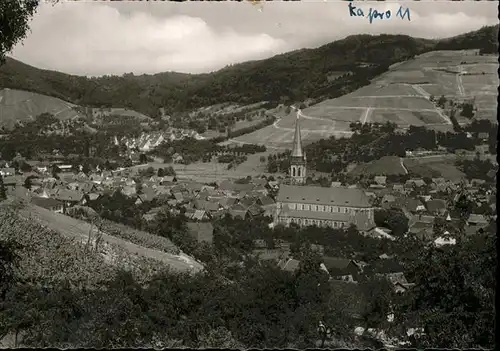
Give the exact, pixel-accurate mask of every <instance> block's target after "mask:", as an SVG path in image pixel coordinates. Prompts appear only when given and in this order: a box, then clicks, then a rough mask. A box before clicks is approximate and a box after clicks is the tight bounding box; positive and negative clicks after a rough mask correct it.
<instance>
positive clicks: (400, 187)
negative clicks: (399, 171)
mask: <svg viewBox="0 0 500 351" xmlns="http://www.w3.org/2000/svg"><path fill="white" fill-rule="evenodd" d="M392 190H394V191H396V192H398V193H400V194H404V193H405V188H404V186H403V184H394V185H393V186H392Z"/></svg>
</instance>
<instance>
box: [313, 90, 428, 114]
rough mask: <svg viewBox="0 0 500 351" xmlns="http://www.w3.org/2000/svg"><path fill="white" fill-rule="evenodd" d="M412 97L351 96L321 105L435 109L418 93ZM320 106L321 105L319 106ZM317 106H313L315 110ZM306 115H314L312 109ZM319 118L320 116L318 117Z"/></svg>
mask: <svg viewBox="0 0 500 351" xmlns="http://www.w3.org/2000/svg"><path fill="white" fill-rule="evenodd" d="M414 94H415V96H412V97H400V96H397V95H393V96H388V97H383V96H380V97H371V95H368V96H357V97H351V96H350V95H346V96H342V97H340V98H337V99H331V100H326V101H323V102H322V103H320V104H323V105H326V106H332V107H335V106H336V107H347V108H348V107H372V108H389V109H415V110H420V109H431V110H433V109H434V105H433V104H432V103H431V102H430V101H429V100H427V99H426V98H424V97H421V96H417V95H418V94H417V92H415V93H414ZM318 105H319V104H318ZM314 106H315V105H313V106H311V108H314ZM304 114H306V115H312V114H311V113H310V109H305V110H304ZM318 117H319V116H318Z"/></svg>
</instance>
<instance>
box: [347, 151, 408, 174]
mask: <svg viewBox="0 0 500 351" xmlns="http://www.w3.org/2000/svg"><path fill="white" fill-rule="evenodd" d="M349 174H351V175H354V176H359V175H400V174H407V171H406V169H405V167H404V166H403V161H402V159H400V158H399V157H397V156H386V157H382V158H381V159H379V160H375V161H372V162H368V163H363V164H359V165H357V166H356V167H355V168H354V169H352V170H351V171H350V172H349Z"/></svg>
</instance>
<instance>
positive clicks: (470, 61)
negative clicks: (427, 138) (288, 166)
mask: <svg viewBox="0 0 500 351" xmlns="http://www.w3.org/2000/svg"><path fill="white" fill-rule="evenodd" d="M495 59H496V57H495V56H477V55H475V52H474V51H436V52H430V53H426V54H424V55H420V56H417V57H416V58H415V59H412V60H410V61H407V62H403V63H400V64H397V65H393V66H392V67H391V69H390V70H389V72H387V73H385V74H382V75H381V76H380V77H378V78H376V79H374V80H373V81H372V84H370V85H369V86H366V87H363V88H361V89H359V90H357V91H355V92H352V93H350V94H347V95H344V96H342V97H339V98H336V99H329V100H325V101H323V102H320V103H318V104H315V105H312V106H310V107H308V108H305V109H304V110H303V111H302V112H303V115H304V117H303V118H301V122H300V123H301V128H302V137H303V139H304V141H305V142H306V143H308V142H312V141H315V140H319V139H321V138H327V137H329V136H332V135H336V136H348V134H347V133H345V132H346V131H349V124H350V123H351V122H357V121H360V122H362V123H366V122H379V123H384V122H386V121H391V122H394V123H396V124H398V125H399V126H400V127H403V128H404V127H407V126H408V125H416V126H423V125H425V126H428V127H430V128H432V129H434V130H440V131H452V130H453V128H452V126H451V125H450V124H449V123H448V122H447V120H446V119H445V118H443V116H442V115H440V113H439V112H438V111H437V110H436V107H435V106H434V105H433V104H432V103H431V102H430V101H429V100H428V97H429V96H430V95H434V96H435V97H439V96H441V95H445V96H446V97H447V98H455V97H456V98H457V99H458V100H463V99H465V98H468V97H470V95H469V94H473V95H474V96H475V98H476V105H477V107H478V114H477V117H478V118H487V119H490V120H494V119H495V116H496V105H497V102H496V96H495V95H494V93H495V91H496V90H495V89H496V86H497V85H498V78H497V77H496V68H497V67H498V64H496V63H495ZM463 62H465V63H463ZM462 71H465V72H481V73H482V72H483V71H484V72H485V74H484V75H483V74H480V75H472V76H467V75H460V76H458V74H457V73H459V72H462ZM455 72H456V73H455ZM329 120H330V121H331V122H329ZM459 120H461V121H462V119H460V118H459ZM462 122H467V121H465V120H463V121H462ZM294 123H295V115H294V114H291V115H289V116H284V117H283V118H282V119H280V120H279V121H278V122H277V123H275V125H274V126H269V127H266V128H263V129H261V130H259V131H256V132H254V133H250V134H247V135H244V136H241V137H239V138H236V140H237V141H239V142H245V143H255V144H264V145H266V146H273V147H284V148H289V147H290V145H291V143H292V140H293V126H294ZM328 123H331V124H330V125H329V124H328Z"/></svg>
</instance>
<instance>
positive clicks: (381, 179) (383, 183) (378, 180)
mask: <svg viewBox="0 0 500 351" xmlns="http://www.w3.org/2000/svg"><path fill="white" fill-rule="evenodd" d="M373 181H374V182H375V184H377V185H381V186H384V187H385V186H386V181H387V177H386V176H375V177H374V178H373Z"/></svg>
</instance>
